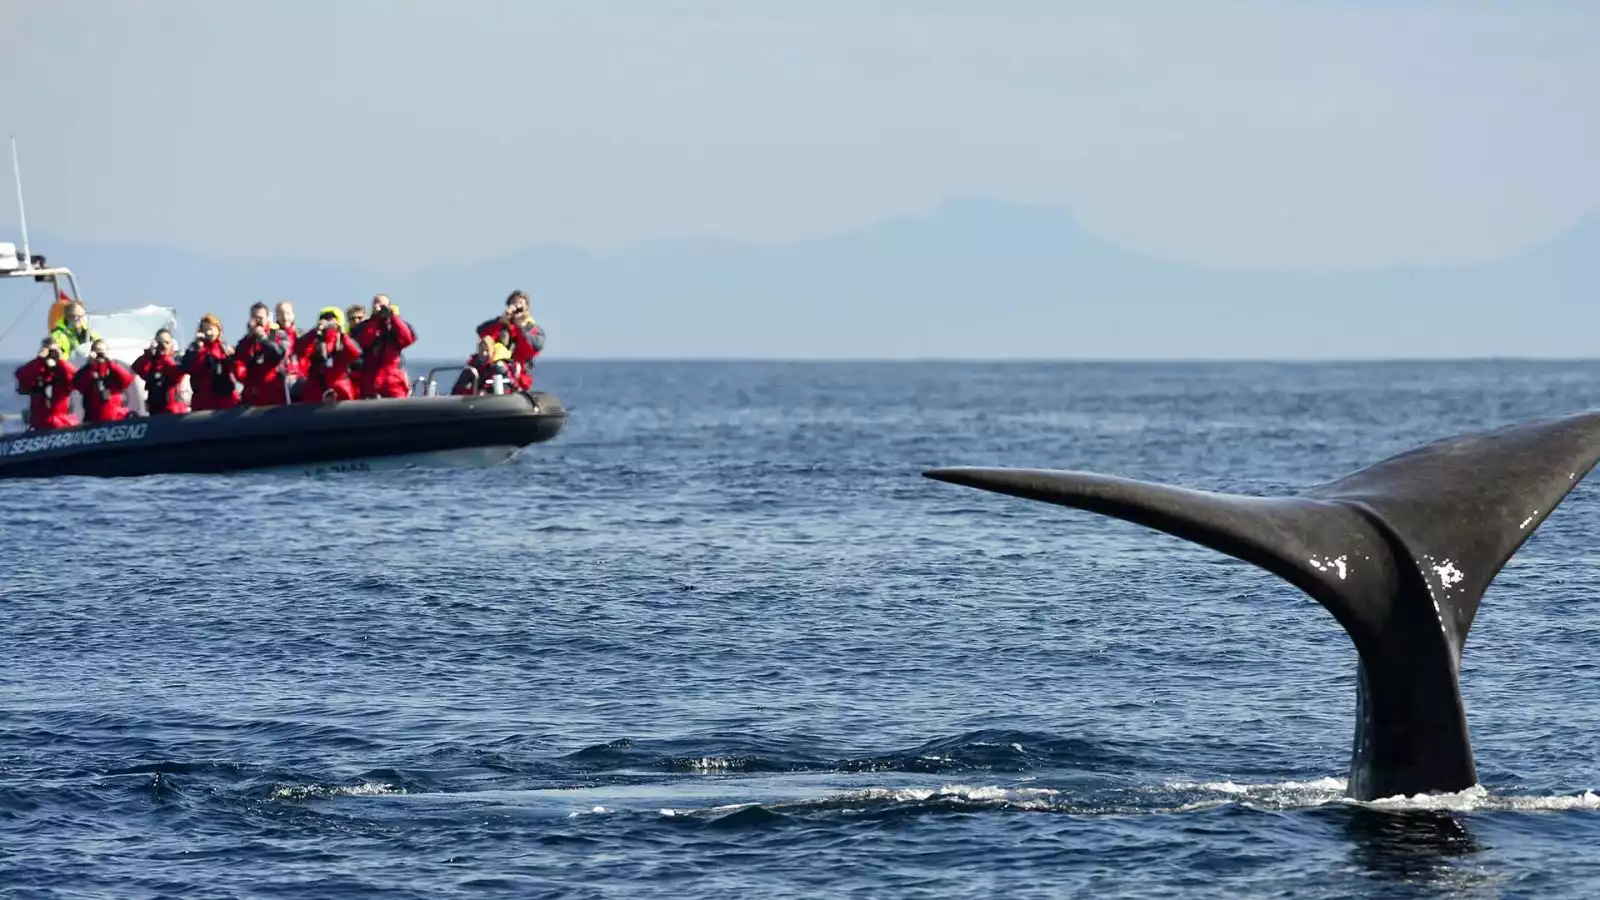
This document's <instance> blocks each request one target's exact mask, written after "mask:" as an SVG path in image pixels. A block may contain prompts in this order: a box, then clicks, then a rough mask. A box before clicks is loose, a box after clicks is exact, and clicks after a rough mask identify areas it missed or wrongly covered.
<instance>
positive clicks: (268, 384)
mask: <svg viewBox="0 0 1600 900" xmlns="http://www.w3.org/2000/svg"><path fill="white" fill-rule="evenodd" d="M290 348H291V344H290V343H289V336H288V334H286V333H285V332H284V330H283V328H282V327H280V326H279V325H278V323H277V322H274V321H273V320H272V314H271V313H270V312H269V311H268V310H267V305H266V304H265V303H257V304H255V305H254V306H251V307H250V322H249V324H248V325H247V326H246V333H245V336H244V338H243V339H241V340H240V341H239V344H238V346H236V347H234V348H233V356H234V359H236V360H238V362H239V367H240V369H241V370H242V371H243V373H244V390H243V391H242V392H241V394H240V396H239V403H240V404H241V405H243V406H282V405H283V404H285V403H287V402H288V398H287V396H286V395H285V388H284V366H283V361H284V360H285V359H287V358H288V356H289V350H290Z"/></svg>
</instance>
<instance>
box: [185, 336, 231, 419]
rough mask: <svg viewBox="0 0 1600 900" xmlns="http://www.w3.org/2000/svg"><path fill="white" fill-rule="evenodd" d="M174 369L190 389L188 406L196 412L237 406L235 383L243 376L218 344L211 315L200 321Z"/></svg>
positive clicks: (227, 350) (227, 349) (228, 352)
mask: <svg viewBox="0 0 1600 900" xmlns="http://www.w3.org/2000/svg"><path fill="white" fill-rule="evenodd" d="M178 365H179V366H180V367H182V369H183V371H184V373H185V374H187V375H188V376H189V383H190V384H191V385H193V387H194V390H193V392H192V397H191V399H190V403H191V404H192V405H193V406H194V408H195V411H196V412H198V411H200V410H205V409H232V408H234V407H235V406H238V405H239V394H238V391H239V385H238V381H239V378H240V377H241V376H242V375H243V373H242V372H240V371H239V361H238V360H237V359H235V358H234V355H233V348H232V347H229V346H228V345H227V344H226V343H225V342H224V341H223V340H222V320H221V319H219V318H217V317H216V316H214V315H212V314H211V313H206V314H205V315H204V316H201V317H200V329H199V330H198V331H196V332H195V335H194V341H193V342H192V343H190V344H189V349H187V350H185V351H184V352H183V359H181V360H179V362H178Z"/></svg>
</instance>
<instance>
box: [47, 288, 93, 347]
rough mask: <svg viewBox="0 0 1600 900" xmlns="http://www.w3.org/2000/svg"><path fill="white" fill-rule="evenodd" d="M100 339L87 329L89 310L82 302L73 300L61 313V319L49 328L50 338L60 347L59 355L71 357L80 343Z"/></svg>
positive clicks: (89, 342)
mask: <svg viewBox="0 0 1600 900" xmlns="http://www.w3.org/2000/svg"><path fill="white" fill-rule="evenodd" d="M99 339H100V335H98V334H95V333H94V332H93V331H91V330H89V312H88V310H86V309H84V308H83V304H82V303H79V302H77V301H73V302H72V303H71V304H69V305H68V306H67V309H66V312H65V313H63V314H62V316H61V321H59V322H57V323H56V326H55V327H54V328H52V329H50V340H52V341H55V342H56V346H57V347H60V348H61V355H62V356H64V357H67V358H69V359H70V358H71V357H72V351H74V350H76V349H78V347H79V346H80V345H88V344H92V343H94V342H95V341H98V340H99Z"/></svg>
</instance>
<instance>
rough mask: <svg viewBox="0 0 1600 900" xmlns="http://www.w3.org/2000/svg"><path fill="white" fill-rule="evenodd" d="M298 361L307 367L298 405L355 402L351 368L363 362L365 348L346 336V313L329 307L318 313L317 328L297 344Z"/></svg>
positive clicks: (301, 336) (295, 350)
mask: <svg viewBox="0 0 1600 900" xmlns="http://www.w3.org/2000/svg"><path fill="white" fill-rule="evenodd" d="M294 355H295V358H296V359H298V360H300V362H301V363H302V364H304V365H305V367H306V378H305V382H304V388H303V390H302V391H301V393H300V397H299V398H298V399H296V401H295V402H296V403H322V402H324V401H328V400H354V399H355V396H356V389H355V385H353V384H351V383H350V364H351V363H353V362H355V361H356V360H358V359H360V358H361V346H360V345H359V344H357V343H356V342H355V341H353V340H351V339H350V335H348V334H345V332H344V313H342V312H340V311H339V309H338V307H334V306H325V307H323V308H322V310H321V311H320V312H319V313H317V327H316V330H314V331H308V332H306V333H305V334H302V335H300V340H298V341H295V345H294Z"/></svg>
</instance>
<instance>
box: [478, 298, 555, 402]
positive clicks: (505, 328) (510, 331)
mask: <svg viewBox="0 0 1600 900" xmlns="http://www.w3.org/2000/svg"><path fill="white" fill-rule="evenodd" d="M478 337H486V338H489V339H490V340H493V341H494V342H495V343H497V344H500V345H502V346H504V347H506V348H507V349H509V350H510V351H511V360H512V362H514V363H516V364H517V365H516V369H517V373H516V374H517V387H518V388H520V389H522V390H525V391H526V390H529V389H531V388H532V387H533V358H534V357H536V356H538V355H539V353H540V352H541V351H543V350H544V329H543V328H540V327H539V325H538V323H536V322H534V321H533V316H531V315H529V313H528V295H527V294H525V293H523V292H522V291H512V292H511V296H509V297H507V298H506V309H505V312H503V313H501V314H500V316H499V317H498V318H494V319H490V320H489V321H487V322H484V323H483V324H482V325H479V326H478Z"/></svg>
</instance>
